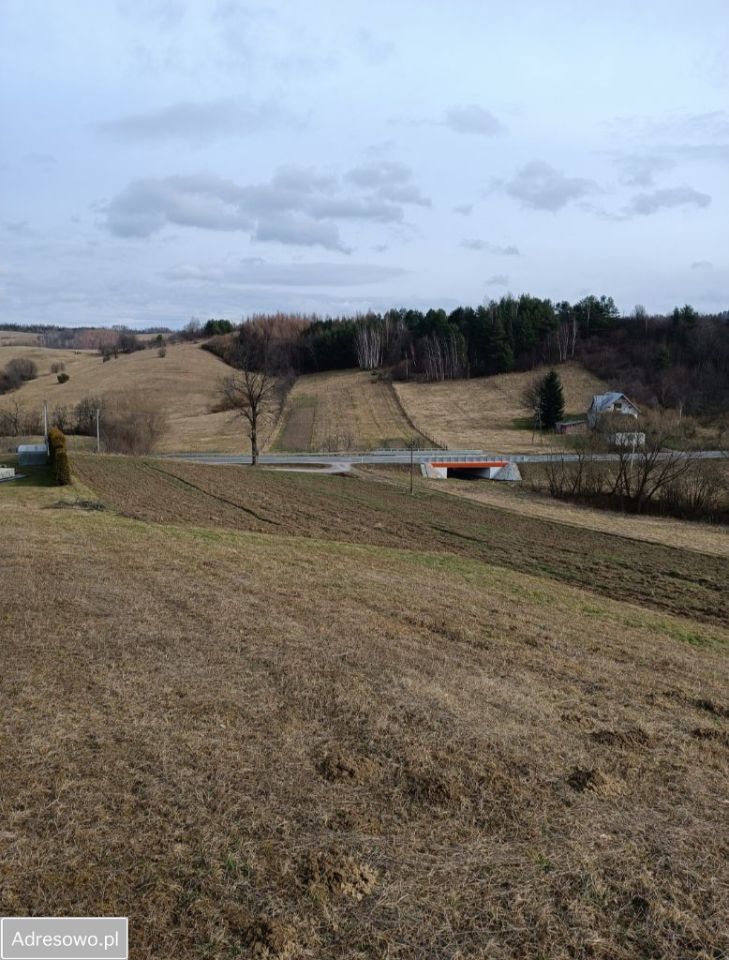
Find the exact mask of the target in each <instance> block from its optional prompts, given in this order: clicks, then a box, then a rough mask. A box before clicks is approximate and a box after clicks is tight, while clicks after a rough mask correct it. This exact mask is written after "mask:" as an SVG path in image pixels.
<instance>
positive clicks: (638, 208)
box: [627, 187, 711, 216]
mask: <svg viewBox="0 0 729 960" xmlns="http://www.w3.org/2000/svg"><path fill="white" fill-rule="evenodd" d="M710 203H711V197H710V196H709V194H708V193H700V192H699V191H698V190H694V189H693V187H669V188H667V189H665V190H653V191H652V192H651V193H638V194H636V195H635V196H634V197H633V199H632V201H631V203H630V205H629V207H628V208H627V210H628V213H635V214H639V215H641V216H649V215H650V214H652V213H657V212H658V211H659V210H668V209H671V208H672V207H683V206H687V205H688V206H695V207H708V205H709V204H710Z"/></svg>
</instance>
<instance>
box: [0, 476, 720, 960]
mask: <svg viewBox="0 0 729 960" xmlns="http://www.w3.org/2000/svg"><path fill="white" fill-rule="evenodd" d="M73 459H74V464H75V467H76V474H77V477H78V478H79V479H78V481H77V486H76V487H75V488H70V489H69V488H67V489H64V490H60V489H59V488H52V487H47V486H42V485H37V484H39V483H40V482H41V480H42V478H41V477H38V476H34V477H31V478H30V479H29V480H28V481H25V482H22V483H20V484H16V485H12V486H11V485H7V484H6V485H3V486H0V509H1V510H2V516H3V539H2V550H1V551H0V564H1V565H2V566H1V569H0V584H2V590H3V603H2V608H1V611H0V616H1V617H2V626H3V647H4V658H3V671H2V674H1V675H0V689H1V691H2V702H3V711H2V714H1V715H0V736H1V737H2V750H1V751H0V782H1V783H2V786H3V788H2V792H1V793H0V817H1V818H2V823H1V825H0V830H1V831H2V832H1V834H0V836H1V837H2V846H1V847H0V864H1V869H2V888H1V892H0V906H1V907H2V911H3V912H4V913H6V914H14V915H24V914H45V915H54V914H61V915H63V914H67V915H69V914H71V915H95V914H122V915H128V916H129V918H130V934H131V943H132V955H133V956H134V957H136V958H142V960H148V958H149V960H151V958H155V960H157V958H162V957H165V958H167V957H176V958H202V957H205V958H214V960H229V958H233V957H241V958H244V957H258V958H266V957H268V958H288V960H294V958H312V960H314V958H316V960H329V958H331V960H333V958H337V960H340V958H347V960H349V958H372V960H375V958H378V960H379V958H382V957H388V958H393V960H395V958H397V960H404V958H408V960H411V958H412V960H442V958H449V960H476V958H479V960H486V958H496V960H507V958H509V960H511V958H524V960H526V958H537V957H539V958H555V960H556V958H559V960H563V958H564V960H566V958H588V957H590V958H602V960H608V958H609V960H632V958H636V957H646V958H648V957H651V958H652V957H656V958H657V957H661V958H675V960H678V958H682V960H683V958H689V957H690V958H695V960H709V958H713V960H716V958H719V957H722V956H724V955H725V954H726V952H727V950H728V949H729V934H728V931H727V924H726V917H727V914H728V912H729V894H728V886H729V867H728V866H727V865H728V864H729V837H728V836H727V831H726V821H727V796H729V702H728V701H727V681H728V680H729V669H728V667H729V661H728V660H727V653H728V652H729V616H728V614H727V610H726V598H725V597H724V596H723V593H724V592H725V591H723V590H722V585H724V586H725V584H726V577H727V572H728V571H727V566H728V565H727V561H726V560H724V559H722V558H718V557H715V556H704V555H701V554H698V553H691V554H689V553H687V552H684V551H681V550H669V549H668V548H666V547H663V546H660V545H653V544H645V543H642V544H637V543H635V542H634V541H631V540H627V539H624V538H621V537H610V536H608V535H606V534H603V533H597V532H593V533H590V532H588V531H584V530H583V531H579V530H576V529H575V528H574V527H571V526H568V525H560V524H558V523H555V522H548V521H545V520H542V519H528V518H519V517H516V516H515V515H514V514H509V513H506V512H503V511H497V510H495V509H493V508H489V507H484V506H481V505H478V504H473V503H470V502H467V501H458V500H456V498H454V497H450V496H447V495H440V494H436V493H430V492H427V491H426V492H423V493H422V494H420V495H419V496H418V497H416V498H415V499H410V498H409V497H408V496H407V495H406V494H405V493H404V492H403V491H402V490H401V489H399V488H398V487H397V486H396V485H391V484H384V483H374V482H367V481H364V480H357V479H353V478H336V477H311V476H303V475H290V476H279V475H274V474H271V473H268V472H260V473H256V472H253V471H251V470H245V469H241V468H213V467H199V466H197V465H194V466H193V465H188V464H175V463H161V462H155V463H152V462H151V461H150V462H148V463H143V462H133V461H129V460H124V459H123V458H92V457H74V458H73ZM102 506H103V509H102V508H101V507H102ZM426 507H427V509H426ZM529 528H532V529H533V531H534V532H533V536H532V537H531V539H530V544H531V545H529V543H528V542H527V533H526V531H527V530H528V529H529ZM259 531H265V532H259ZM550 544H551V550H550V549H549V548H550ZM580 558H581V559H582V561H583V562H585V563H587V564H588V565H592V575H591V576H585V577H583V578H582V579H581V578H580V575H579V572H578V568H579V563H580ZM542 568H544V569H542ZM631 574H632V576H631ZM633 581H635V582H636V584H637V585H636V586H635V588H634V590H633V592H632V593H631V592H630V586H629V585H630V583H631V582H633ZM580 582H582V583H583V584H584V585H585V586H584V588H578V587H576V586H575V585H574V584H577V583H580ZM608 594H610V596H608ZM681 597H683V600H684V602H685V606H684V610H683V612H682V610H681V604H680V603H679V602H678V600H679V599H680V598H681ZM710 598H712V600H713V603H711V604H709V601H710ZM639 599H640V600H641V602H640V603H639V602H637V601H638V600H639ZM722 604H723V606H722ZM689 611H691V612H692V613H693V615H692V616H688V615H687V613H688V612H689Z"/></svg>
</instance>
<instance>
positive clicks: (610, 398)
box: [587, 393, 640, 427]
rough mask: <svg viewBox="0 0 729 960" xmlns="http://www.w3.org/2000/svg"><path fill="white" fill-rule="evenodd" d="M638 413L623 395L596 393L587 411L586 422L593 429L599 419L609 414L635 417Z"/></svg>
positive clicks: (634, 406) (630, 401)
mask: <svg viewBox="0 0 729 960" xmlns="http://www.w3.org/2000/svg"><path fill="white" fill-rule="evenodd" d="M639 413H640V411H639V410H638V408H637V407H636V405H635V404H634V403H633V402H632V400H629V399H628V398H627V397H626V396H625V394H624V393H596V394H595V396H594V397H593V398H592V403H591V404H590V409H589V410H588V411H587V420H588V422H589V424H590V426H591V427H594V426H595V424H596V423H597V421H598V420H599V419H600V417H605V416H609V415H611V414H617V415H618V416H621V415H622V416H626V417H637V416H638V414H639Z"/></svg>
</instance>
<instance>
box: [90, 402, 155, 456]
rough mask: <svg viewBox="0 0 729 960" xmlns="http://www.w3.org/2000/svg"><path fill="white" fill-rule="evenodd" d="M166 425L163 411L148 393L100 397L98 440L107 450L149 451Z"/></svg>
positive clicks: (141, 453)
mask: <svg viewBox="0 0 729 960" xmlns="http://www.w3.org/2000/svg"><path fill="white" fill-rule="evenodd" d="M167 426H168V420H167V413H166V411H165V410H164V409H163V408H161V407H160V406H159V404H158V403H157V402H156V401H155V400H153V399H152V398H151V397H148V396H144V395H143V394H142V395H140V394H137V393H133V392H131V391H130V392H125V393H118V394H114V395H107V396H105V397H104V406H103V408H102V412H101V422H100V427H101V443H102V446H103V448H104V450H106V451H108V452H110V453H127V454H132V455H137V456H139V455H143V454H145V453H151V452H152V451H153V450H154V449H155V447H156V446H157V444H158V443H159V441H160V440H161V439H162V438H163V437H164V435H165V433H166V431H167Z"/></svg>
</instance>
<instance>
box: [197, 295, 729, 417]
mask: <svg viewBox="0 0 729 960" xmlns="http://www.w3.org/2000/svg"><path fill="white" fill-rule="evenodd" d="M223 323H227V321H208V324H206V327H205V328H203V327H202V326H201V325H198V326H197V328H196V329H195V330H189V331H188V332H189V333H190V334H191V335H198V336H200V335H205V334H206V333H208V332H209V331H210V332H211V331H212V330H213V329H214V327H213V325H214V324H223ZM226 329H227V328H226V327H222V330H221V334H220V335H217V336H215V335H214V336H213V337H212V338H211V339H209V340H208V341H207V343H206V344H205V346H206V348H207V349H209V350H211V351H212V352H214V353H216V354H218V355H219V356H221V357H222V358H223V359H224V360H226V361H227V362H228V363H230V364H232V365H233V366H239V367H242V366H248V367H250V368H254V369H255V368H262V367H264V366H265V367H266V368H268V369H269V370H270V371H272V372H275V373H278V374H284V375H289V376H290V375H298V374H303V373H315V372H319V371H325V370H344V369H351V368H356V367H359V368H360V369H362V370H380V369H386V370H388V371H389V372H390V374H391V376H392V377H393V378H394V379H399V380H409V379H417V380H424V381H436V380H448V379H456V378H462V377H479V376H489V375H492V374H497V373H506V372H509V371H512V370H521V371H524V370H530V369H533V368H534V367H537V366H542V365H544V364H551V365H556V364H559V363H562V362H564V361H567V360H572V359H574V360H579V362H580V363H582V364H583V365H584V366H585V367H586V368H587V369H588V370H590V371H592V372H593V373H595V374H596V375H597V376H599V377H601V378H602V379H604V380H605V381H607V382H608V383H609V384H611V385H612V386H614V387H615V388H617V389H620V390H621V391H622V392H624V393H626V394H628V395H629V396H631V398H632V399H634V400H635V402H636V403H642V404H648V405H661V406H664V407H673V408H677V409H679V410H680V411H681V412H685V413H687V414H692V415H696V416H701V415H711V414H713V413H715V412H717V411H726V410H727V409H729V313H725V314H714V315H701V314H699V313H697V311H696V310H694V309H693V308H692V307H690V306H684V307H677V308H676V309H675V310H674V311H673V312H672V313H671V314H669V315H649V314H648V313H647V312H646V311H645V310H644V309H643V308H642V307H636V309H635V311H634V312H633V313H632V314H631V315H630V316H621V315H620V313H619V311H618V309H617V308H616V306H615V303H614V301H613V299H612V297H606V296H601V297H595V296H589V297H584V298H583V299H582V300H580V301H579V302H577V303H574V304H570V303H568V302H567V301H561V302H558V303H553V302H552V301H550V300H547V299H540V298H538V297H533V296H529V295H527V294H524V295H522V296H519V297H514V296H511V295H509V296H504V297H502V298H501V299H500V300H498V301H495V300H494V301H491V302H490V303H488V304H485V305H482V306H479V307H475V308H474V307H458V308H456V309H455V310H452V311H451V312H450V313H446V311H445V310H442V309H432V310H428V311H426V312H423V311H420V310H408V309H400V310H388V311H387V312H385V313H383V314H380V313H367V314H363V315H360V316H356V317H333V318H331V317H330V318H321V317H317V316H304V315H290V314H266V315H256V316H254V317H252V318H251V319H250V320H248V321H246V322H245V323H243V324H241V325H240V326H239V327H237V328H235V329H233V330H232V332H222V331H224V330H226Z"/></svg>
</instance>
